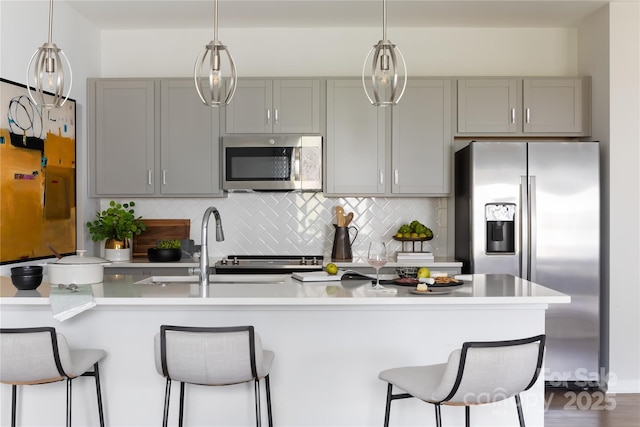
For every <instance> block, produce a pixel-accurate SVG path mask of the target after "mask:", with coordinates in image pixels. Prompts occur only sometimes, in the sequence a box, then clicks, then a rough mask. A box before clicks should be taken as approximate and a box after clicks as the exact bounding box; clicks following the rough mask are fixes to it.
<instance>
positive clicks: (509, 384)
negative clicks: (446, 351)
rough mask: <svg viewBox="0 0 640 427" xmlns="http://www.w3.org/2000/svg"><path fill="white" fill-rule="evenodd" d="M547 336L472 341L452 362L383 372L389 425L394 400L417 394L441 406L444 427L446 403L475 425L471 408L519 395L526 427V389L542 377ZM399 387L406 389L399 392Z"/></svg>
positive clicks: (438, 417) (519, 408)
mask: <svg viewBox="0 0 640 427" xmlns="http://www.w3.org/2000/svg"><path fill="white" fill-rule="evenodd" d="M544 342H545V336H544V335H538V336H535V337H531V338H524V339H518V340H510V341H488V342H466V343H464V344H463V345H462V349H458V350H455V351H453V352H452V353H451V354H450V355H449V360H448V362H447V363H441V364H437V365H427V366H409V367H400V368H394V369H388V370H385V371H382V372H380V374H379V376H378V377H379V378H380V379H381V380H383V381H386V382H387V383H388V384H387V401H386V410H385V420H384V425H385V427H388V426H389V416H390V413H391V402H392V401H393V400H396V399H406V398H410V397H415V398H418V399H420V400H423V401H424V402H427V403H431V404H433V405H434V406H435V411H436V425H437V426H438V427H441V426H442V420H441V413H440V406H441V405H455V406H464V407H465V425H466V426H467V427H469V426H470V406H472V405H482V404H486V403H494V402H498V401H501V400H504V399H508V398H510V397H513V398H514V399H515V402H516V409H517V413H518V420H519V422H520V426H521V427H525V424H524V415H523V413H522V406H521V403H520V393H521V392H523V391H525V390H528V389H529V388H531V387H532V386H533V384H534V383H535V382H536V380H537V379H538V376H539V374H540V369H541V368H542V359H543V354H544ZM393 387H396V388H398V389H400V390H402V391H403V393H398V394H393Z"/></svg>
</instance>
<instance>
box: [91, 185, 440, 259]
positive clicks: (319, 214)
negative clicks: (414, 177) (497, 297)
mask: <svg viewBox="0 0 640 427" xmlns="http://www.w3.org/2000/svg"><path fill="white" fill-rule="evenodd" d="M109 200H110V199H102V200H101V207H102V208H105V207H106V206H107V205H108V203H109ZM129 200H130V199H126V200H125V199H122V200H120V201H121V202H128V201H129ZM133 200H135V202H136V208H135V209H136V215H141V216H142V217H143V218H147V219H177V218H188V219H190V220H191V231H190V234H191V238H192V239H193V240H194V241H195V243H196V244H200V227H201V224H202V216H203V214H204V211H205V210H206V209H207V207H209V206H215V207H216V208H217V209H218V210H219V211H220V215H221V218H222V224H223V227H224V234H225V241H224V242H216V241H215V234H214V232H213V230H214V229H215V228H214V227H211V226H210V227H209V230H210V232H211V234H210V236H209V242H210V254H211V256H213V257H217V256H220V257H222V256H224V255H229V254H238V255H245V254H251V255H301V254H303V255H316V254H318V255H319V254H322V255H330V254H331V249H332V246H333V234H334V228H333V225H332V224H334V223H335V207H336V206H337V205H342V206H343V207H344V210H345V213H349V212H353V213H354V219H353V222H352V223H351V225H353V226H355V227H356V228H357V229H358V236H357V238H356V240H355V241H354V242H353V247H352V250H353V254H354V257H356V256H358V255H360V256H362V255H364V253H366V251H367V248H368V245H369V241H370V240H372V239H382V240H384V241H385V242H387V243H388V248H389V252H390V253H393V252H396V251H398V250H400V249H401V244H400V242H397V241H394V240H393V235H394V234H395V232H396V230H397V229H398V227H400V225H402V224H403V223H408V222H410V221H412V220H414V219H417V220H418V221H420V222H422V223H423V224H425V225H426V226H427V227H429V228H431V229H432V230H433V233H434V238H433V240H431V241H430V242H429V243H428V245H429V246H430V250H431V251H433V253H434V255H436V256H446V255H447V228H446V227H447V199H446V198H355V197H347V198H330V199H329V198H325V197H324V196H323V195H322V193H231V194H229V196H228V197H227V198H223V199H182V198H180V199H165V198H163V199H142V198H140V199H135V198H134V199H133ZM212 221H213V219H212ZM426 247H427V246H426V244H425V248H426Z"/></svg>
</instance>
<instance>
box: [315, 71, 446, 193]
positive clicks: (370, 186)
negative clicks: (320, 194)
mask: <svg viewBox="0 0 640 427" xmlns="http://www.w3.org/2000/svg"><path fill="white" fill-rule="evenodd" d="M450 116H451V82H450V81H449V80H442V79H427V78H425V79H420V78H414V79H410V80H409V82H408V84H407V90H406V92H405V94H404V97H403V98H402V99H401V101H400V103H399V104H398V105H396V106H394V107H391V108H381V107H374V106H372V105H371V104H370V103H369V102H368V100H367V98H366V96H365V94H364V91H363V89H362V83H361V80H355V79H348V80H329V81H327V143H326V149H327V151H326V152H327V167H326V187H325V193H326V194H327V195H328V196H371V195H380V196H412V195H413V196H441V195H445V194H447V193H448V192H449V185H450V184H449V182H450V158H451V141H452V140H451V121H450Z"/></svg>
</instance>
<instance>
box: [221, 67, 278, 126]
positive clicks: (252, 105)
mask: <svg viewBox="0 0 640 427" xmlns="http://www.w3.org/2000/svg"><path fill="white" fill-rule="evenodd" d="M272 104H273V81H272V80H249V79H240V80H238V87H237V88H236V93H235V95H234V96H233V98H232V99H231V102H230V103H229V105H227V106H226V107H225V113H226V122H225V123H226V129H225V131H226V133H270V132H271V131H272V130H273V127H272V124H273V114H272V111H271V106H272Z"/></svg>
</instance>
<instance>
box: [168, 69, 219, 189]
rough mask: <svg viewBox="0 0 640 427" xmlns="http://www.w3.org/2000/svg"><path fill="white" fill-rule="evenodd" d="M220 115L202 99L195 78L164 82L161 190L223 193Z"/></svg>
mask: <svg viewBox="0 0 640 427" xmlns="http://www.w3.org/2000/svg"><path fill="white" fill-rule="evenodd" d="M219 141H220V115H219V114H218V110H217V109H216V108H211V107H209V106H206V105H204V104H203V103H202V101H200V98H198V96H197V94H196V90H195V88H194V84H193V80H190V79H186V80H183V79H180V80H167V81H162V82H161V95H160V181H161V182H160V193H162V194H163V195H167V196H185V195H193V196H199V195H204V196H209V195H220V194H221V193H222V192H221V186H220V167H219V165H220V142H219Z"/></svg>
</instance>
